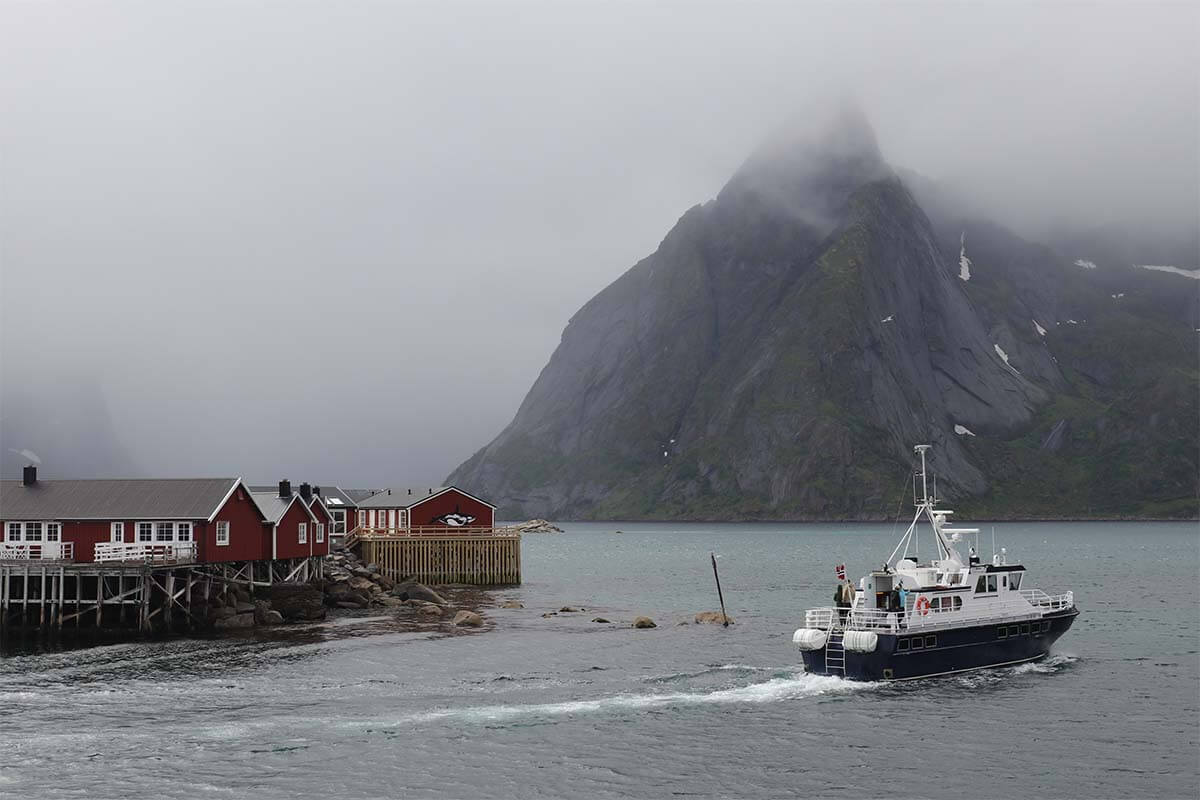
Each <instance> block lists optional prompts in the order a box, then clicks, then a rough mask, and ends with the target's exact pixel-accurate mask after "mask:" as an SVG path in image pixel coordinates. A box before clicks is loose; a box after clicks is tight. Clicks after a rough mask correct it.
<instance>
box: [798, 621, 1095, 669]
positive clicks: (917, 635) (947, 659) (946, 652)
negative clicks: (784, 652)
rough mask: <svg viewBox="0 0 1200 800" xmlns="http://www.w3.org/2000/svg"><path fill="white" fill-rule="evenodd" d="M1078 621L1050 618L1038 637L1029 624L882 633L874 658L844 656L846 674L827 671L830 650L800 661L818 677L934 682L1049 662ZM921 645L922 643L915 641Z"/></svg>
mask: <svg viewBox="0 0 1200 800" xmlns="http://www.w3.org/2000/svg"><path fill="white" fill-rule="evenodd" d="M1077 616H1079V611H1078V609H1076V608H1070V609H1066V610H1064V611H1060V612H1056V613H1054V614H1049V615H1046V616H1045V617H1043V618H1042V619H1041V620H1040V622H1041V623H1042V625H1038V628H1042V627H1043V626H1044V624H1045V623H1049V625H1048V626H1045V627H1046V628H1047V629H1046V630H1038V631H1037V632H1035V631H1034V628H1033V625H1032V623H1031V621H1028V620H1027V621H1025V622H1006V623H1004V624H1000V623H990V624H987V625H977V626H971V627H961V628H942V629H940V630H931V631H919V632H918V631H912V632H903V633H900V634H890V633H879V634H878V643H877V645H876V647H875V650H874V651H873V652H870V653H859V652H854V651H850V650H847V651H846V652H845V669H844V673H843V670H842V669H838V668H837V666H836V661H835V666H834V667H833V668H832V669H830V668H828V667H827V665H826V658H825V656H826V647H823V648H821V649H820V650H804V651H801V655H802V656H803V658H804V669H805V671H806V672H810V673H813V674H816V675H835V676H837V677H845V678H847V679H849V680H859V681H888V680H912V679H914V678H931V677H935V676H937V675H949V674H953V673H956V672H968V671H970V670H976V669H987V668H989V667H1003V666H1007V665H1010V664H1020V663H1024V662H1027V661H1037V660H1038V659H1041V658H1045V657H1046V655H1047V654H1048V653H1049V652H1050V648H1051V646H1052V645H1053V644H1054V642H1055V641H1056V640H1057V639H1058V638H1059V637H1060V636H1062V635H1063V634H1064V633H1066V632H1067V630H1068V629H1069V628H1070V627H1071V625H1072V624H1073V623H1074V622H1075V618H1076V617H1077ZM1033 622H1038V621H1033ZM1014 629H1015V630H1014ZM1010 634H1012V635H1010ZM918 639H919V642H917V641H914V640H918ZM918 645H919V646H918Z"/></svg>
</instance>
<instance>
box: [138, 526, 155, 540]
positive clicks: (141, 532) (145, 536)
mask: <svg viewBox="0 0 1200 800" xmlns="http://www.w3.org/2000/svg"><path fill="white" fill-rule="evenodd" d="M137 540H138V543H139V544H153V542H154V523H153V522H139V523H138V524H137Z"/></svg>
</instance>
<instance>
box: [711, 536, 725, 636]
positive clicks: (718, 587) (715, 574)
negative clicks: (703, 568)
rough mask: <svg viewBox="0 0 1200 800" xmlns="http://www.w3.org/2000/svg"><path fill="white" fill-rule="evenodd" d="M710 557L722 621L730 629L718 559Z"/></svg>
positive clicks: (713, 556)
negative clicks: (718, 569)
mask: <svg viewBox="0 0 1200 800" xmlns="http://www.w3.org/2000/svg"><path fill="white" fill-rule="evenodd" d="M708 557H709V558H711V559H712V565H713V577H714V578H716V579H717V599H718V600H720V601H721V619H722V621H723V622H724V624H725V627H726V628H728V627H729V616H728V615H727V614H726V613H725V596H724V595H723V594H721V576H720V575H718V574H717V557H716V556H715V555H714V554H713V553H711V552H710V553H709V554H708Z"/></svg>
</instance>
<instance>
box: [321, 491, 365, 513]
mask: <svg viewBox="0 0 1200 800" xmlns="http://www.w3.org/2000/svg"><path fill="white" fill-rule="evenodd" d="M321 498H322V499H323V500H324V501H325V507H326V508H330V509H333V508H345V507H346V506H354V505H358V503H357V502H356V501H355V500H354V498H352V497H350V495H349V494H347V493H346V490H344V489H341V488H339V487H337V486H324V485H322V486H321Z"/></svg>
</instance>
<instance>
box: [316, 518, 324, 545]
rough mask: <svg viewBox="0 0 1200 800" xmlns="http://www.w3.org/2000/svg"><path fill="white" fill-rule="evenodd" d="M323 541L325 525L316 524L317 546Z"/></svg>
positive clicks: (321, 523)
mask: <svg viewBox="0 0 1200 800" xmlns="http://www.w3.org/2000/svg"><path fill="white" fill-rule="evenodd" d="M324 541H325V523H323V522H318V523H317V544H321V543H322V542H324Z"/></svg>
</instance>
